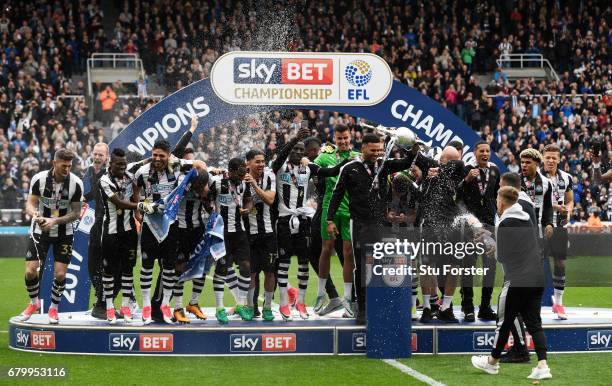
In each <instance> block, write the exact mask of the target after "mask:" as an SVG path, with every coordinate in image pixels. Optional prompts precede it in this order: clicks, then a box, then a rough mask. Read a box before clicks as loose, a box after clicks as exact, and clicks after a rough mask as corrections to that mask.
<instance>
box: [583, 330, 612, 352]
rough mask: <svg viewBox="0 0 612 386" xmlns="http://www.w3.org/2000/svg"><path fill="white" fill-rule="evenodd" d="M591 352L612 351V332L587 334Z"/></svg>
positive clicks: (590, 332)
mask: <svg viewBox="0 0 612 386" xmlns="http://www.w3.org/2000/svg"><path fill="white" fill-rule="evenodd" d="M587 344H588V347H589V350H612V330H595V331H589V332H587Z"/></svg>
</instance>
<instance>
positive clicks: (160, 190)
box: [151, 182, 175, 195]
mask: <svg viewBox="0 0 612 386" xmlns="http://www.w3.org/2000/svg"><path fill="white" fill-rule="evenodd" d="M174 187H175V186H174V182H167V183H163V182H160V183H157V184H155V185H151V192H152V193H153V194H161V195H164V194H168V193H170V192H171V191H172V190H173V189H174Z"/></svg>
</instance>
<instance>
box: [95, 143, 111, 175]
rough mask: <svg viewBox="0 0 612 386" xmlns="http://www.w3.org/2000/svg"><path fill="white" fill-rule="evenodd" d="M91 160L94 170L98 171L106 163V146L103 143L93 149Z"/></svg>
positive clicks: (97, 144)
mask: <svg viewBox="0 0 612 386" xmlns="http://www.w3.org/2000/svg"><path fill="white" fill-rule="evenodd" d="M92 158H93V165H94V168H96V170H100V168H101V167H103V166H104V165H106V162H107V161H108V145H107V144H105V143H104V142H98V143H96V144H95V145H94V147H93V151H92Z"/></svg>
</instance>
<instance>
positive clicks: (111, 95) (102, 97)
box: [98, 85, 117, 125]
mask: <svg viewBox="0 0 612 386" xmlns="http://www.w3.org/2000/svg"><path fill="white" fill-rule="evenodd" d="M98 100H99V101H100V103H101V104H102V123H103V124H104V125H108V124H110V121H111V119H112V113H113V107H114V106H115V102H116V101H117V94H115V91H114V90H113V88H112V87H111V86H110V85H107V86H106V88H105V89H104V91H101V92H100V94H99V95H98Z"/></svg>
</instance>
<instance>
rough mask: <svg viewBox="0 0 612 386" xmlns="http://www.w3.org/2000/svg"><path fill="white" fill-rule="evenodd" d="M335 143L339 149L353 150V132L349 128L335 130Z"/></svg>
mask: <svg viewBox="0 0 612 386" xmlns="http://www.w3.org/2000/svg"><path fill="white" fill-rule="evenodd" d="M334 143H335V144H336V146H337V147H338V150H339V151H348V150H351V132H350V131H349V130H345V131H341V132H340V131H337V130H336V131H334Z"/></svg>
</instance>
